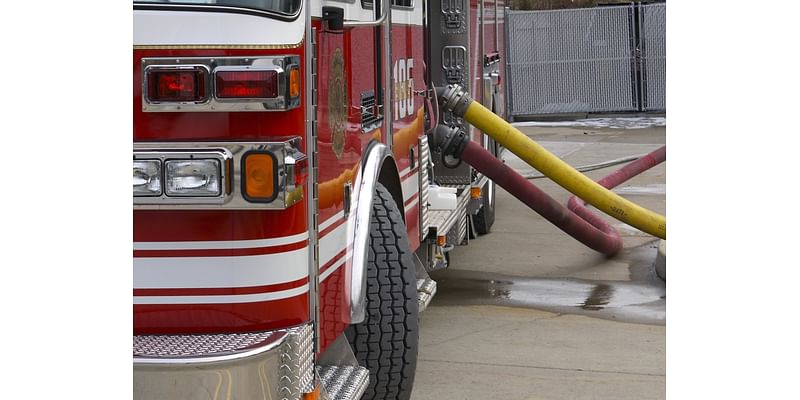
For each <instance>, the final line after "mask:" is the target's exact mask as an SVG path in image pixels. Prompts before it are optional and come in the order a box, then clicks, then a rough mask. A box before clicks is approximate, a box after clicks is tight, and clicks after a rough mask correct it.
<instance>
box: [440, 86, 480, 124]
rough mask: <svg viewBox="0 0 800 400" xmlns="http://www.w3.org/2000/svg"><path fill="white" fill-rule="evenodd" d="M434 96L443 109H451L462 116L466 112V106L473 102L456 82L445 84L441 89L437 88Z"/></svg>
mask: <svg viewBox="0 0 800 400" xmlns="http://www.w3.org/2000/svg"><path fill="white" fill-rule="evenodd" d="M436 96H437V97H438V100H439V104H440V105H441V106H442V107H443V108H444V110H445V111H451V112H452V113H453V114H455V115H456V116H458V117H463V116H464V113H466V112H467V108H468V107H469V105H470V104H471V103H472V102H473V99H472V97H470V95H469V93H467V92H466V91H465V90H464V88H462V87H461V85H458V84H451V85H447V86H445V87H443V88H441V89H439V88H437V89H436Z"/></svg>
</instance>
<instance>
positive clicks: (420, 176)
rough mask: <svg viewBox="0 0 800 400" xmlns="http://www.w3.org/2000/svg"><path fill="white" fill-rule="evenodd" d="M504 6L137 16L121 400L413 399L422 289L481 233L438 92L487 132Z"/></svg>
mask: <svg viewBox="0 0 800 400" xmlns="http://www.w3.org/2000/svg"><path fill="white" fill-rule="evenodd" d="M503 7H504V4H503V2H502V1H500V0H470V1H469V2H468V1H467V0H430V1H424V0H423V1H421V0H381V1H380V2H377V1H376V2H372V1H367V0H340V1H333V0H306V1H301V0H177V1H171V0H155V1H138V0H136V1H134V3H133V16H134V19H133V21H134V43H133V55H134V57H133V91H134V107H133V116H134V125H133V127H134V132H133V139H134V143H133V203H134V212H133V216H134V244H133V246H134V247H133V257H134V263H133V265H134V278H133V281H134V288H133V296H134V300H133V303H134V304H133V318H134V332H133V334H134V341H133V355H134V358H133V366H134V368H133V371H134V398H137V399H212V398H213V399H216V398H225V399H300V398H303V399H315V398H330V399H358V398H362V395H363V398H365V399H366V398H369V399H389V398H392V399H395V398H399V399H408V398H409V396H410V393H411V389H412V385H413V381H414V371H415V368H416V358H417V341H418V313H419V312H421V311H423V310H424V309H425V307H426V306H427V305H428V303H429V302H430V299H431V297H432V296H433V295H434V294H435V292H436V284H435V282H434V281H432V280H431V279H430V277H429V276H428V272H430V271H432V270H436V269H440V268H445V267H446V266H447V263H448V260H449V257H448V256H447V252H448V251H450V250H451V249H453V248H454V246H460V245H465V244H467V243H468V241H469V239H470V236H473V235H474V234H475V233H478V234H484V233H488V232H489V230H490V228H491V225H492V222H493V219H494V204H493V200H494V187H493V183H492V182H491V181H489V180H488V179H487V178H486V177H484V176H482V175H481V174H479V173H477V172H476V171H474V170H473V169H472V168H471V167H470V166H469V165H467V164H466V163H459V162H458V161H457V160H452V159H449V158H448V157H446V156H443V155H442V154H440V153H439V152H438V150H437V149H436V148H431V147H433V146H429V144H428V137H427V133H428V132H431V131H432V130H433V129H434V127H435V126H437V125H447V126H450V127H453V128H456V129H461V130H462V131H463V132H467V134H468V135H470V136H471V138H472V140H474V141H477V142H479V143H481V144H483V146H484V147H485V148H487V149H489V150H490V151H492V152H493V153H494V154H495V155H497V154H498V152H499V148H498V146H497V145H495V144H494V142H492V141H491V140H489V139H487V137H486V136H485V135H483V134H481V132H479V131H476V130H475V129H473V128H470V127H469V126H468V125H467V124H466V122H465V121H464V120H463V119H461V118H459V117H455V116H454V115H453V114H451V113H449V112H444V111H443V110H440V109H439V108H438V107H437V105H436V99H435V93H434V89H435V87H443V86H445V85H447V84H453V83H458V84H460V85H461V86H463V87H464V88H466V89H468V90H469V91H470V93H472V96H473V97H474V98H475V99H476V100H477V101H480V102H481V103H483V104H484V105H485V106H486V107H487V108H491V109H492V110H493V111H494V112H495V113H497V114H498V115H501V116H502V115H503V114H504V104H505V101H504V93H505V91H504V90H503V86H502V82H501V80H500V77H501V76H503V74H504V68H503V65H504V59H503V57H504V40H503V37H504V35H503V27H502V21H503V17H502V13H503ZM387 10H390V12H389V11H387Z"/></svg>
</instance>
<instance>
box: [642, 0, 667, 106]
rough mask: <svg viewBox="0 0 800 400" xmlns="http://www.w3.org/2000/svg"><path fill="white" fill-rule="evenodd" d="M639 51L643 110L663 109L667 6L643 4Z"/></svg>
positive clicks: (665, 81) (665, 77) (665, 73)
mask: <svg viewBox="0 0 800 400" xmlns="http://www.w3.org/2000/svg"><path fill="white" fill-rule="evenodd" d="M640 10H641V11H640V12H639V26H640V27H641V33H640V36H639V37H640V41H639V51H640V53H639V54H640V57H641V58H640V62H641V64H640V65H641V68H642V83H641V90H642V92H641V97H640V98H641V103H642V111H665V110H666V109H667V103H666V92H667V88H666V83H667V46H666V43H667V41H666V32H667V5H666V4H648V5H643V6H641V8H640Z"/></svg>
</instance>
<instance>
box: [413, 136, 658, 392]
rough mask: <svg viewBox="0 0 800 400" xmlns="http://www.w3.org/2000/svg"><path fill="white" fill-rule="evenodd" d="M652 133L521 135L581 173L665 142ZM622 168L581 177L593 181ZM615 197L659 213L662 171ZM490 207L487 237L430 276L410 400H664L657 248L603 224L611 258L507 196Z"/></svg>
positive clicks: (540, 182) (522, 168) (623, 228)
mask: <svg viewBox="0 0 800 400" xmlns="http://www.w3.org/2000/svg"><path fill="white" fill-rule="evenodd" d="M628 122H630V121H628ZM650 122H653V121H650ZM658 122H659V121H656V123H651V124H650V125H649V126H648V127H644V128H641V129H630V128H628V129H625V128H621V127H620V126H619V125H620V124H616V125H614V124H612V123H609V124H607V126H605V127H593V126H523V127H520V130H522V131H523V132H524V133H526V134H528V135H529V136H530V137H532V138H533V139H534V140H536V141H537V142H538V143H539V144H541V145H542V146H544V147H545V148H547V149H548V150H550V151H551V152H553V153H554V154H556V155H558V156H559V157H561V158H562V159H564V160H565V161H567V162H568V163H569V164H570V165H572V166H575V167H579V166H581V165H588V164H593V163H598V162H603V161H608V160H612V159H617V158H622V157H626V156H630V155H635V154H644V153H648V152H650V151H652V150H655V149H656V148H658V147H660V146H662V145H663V144H664V143H665V141H666V135H665V133H666V127H665V126H663V124H661V125H659V123H658ZM628 126H633V122H630V123H629V125H628ZM504 160H505V162H506V163H507V164H508V165H510V166H512V167H513V168H515V169H516V170H517V171H519V172H520V173H522V174H525V175H527V174H530V173H535V172H536V171H534V170H533V169H532V168H530V167H529V166H527V165H526V164H525V163H524V162H522V161H521V160H519V158H517V157H516V156H514V155H513V154H510V153H508V152H506V154H504ZM620 166H621V165H620ZM620 166H615V167H610V168H605V169H601V170H597V171H591V172H587V173H586V175H588V176H589V177H591V178H592V179H599V178H602V177H603V176H605V175H607V174H609V173H611V172H613V171H614V170H615V169H617V168H619V167H620ZM532 182H534V184H536V185H537V186H538V187H539V188H540V189H542V190H544V191H545V192H547V193H548V194H550V195H551V196H552V197H554V198H555V199H556V200H558V201H559V202H561V204H566V201H567V199H568V198H569V197H570V196H571V194H570V193H568V192H566V191H565V190H563V189H562V188H560V187H559V186H557V185H556V184H554V183H553V182H551V181H550V180H549V179H535V180H532ZM614 191H615V192H616V193H618V194H620V195H622V196H624V197H625V198H628V199H629V200H632V201H633V202H635V203H637V204H640V205H642V206H643V207H645V208H648V209H651V210H653V211H656V212H659V213H666V163H663V164H661V165H659V166H656V167H655V168H653V169H651V170H649V171H647V172H645V173H643V174H642V175H640V176H638V177H635V178H633V179H631V180H630V181H628V182H626V183H624V184H622V185H620V187H618V188H617V189H615V190H614ZM496 208H497V215H496V221H495V225H494V227H493V228H492V232H491V233H490V234H488V235H485V236H480V237H478V238H475V239H472V240H471V241H470V243H469V245H468V246H463V247H456V248H455V249H454V250H453V251H452V252H451V253H450V260H451V265H450V267H449V268H448V269H446V270H441V271H435V272H433V273H432V274H431V277H432V278H433V279H434V280H436V281H437V282H438V285H439V286H438V294H437V295H436V297H435V298H434V299H433V301H432V302H431V305H430V306H429V308H428V309H427V310H426V311H425V313H424V314H423V315H422V318H421V324H420V325H421V332H420V355H419V361H418V371H417V377H416V380H415V384H414V392H413V394H412V400H427V399H444V398H447V399H493V398H522V399H662V398H665V396H666V393H665V392H666V376H665V375H666V352H665V347H666V335H665V333H666V283H665V281H663V280H661V279H660V278H659V277H658V276H657V275H656V273H655V269H654V263H655V259H656V253H657V247H658V243H659V241H658V239H657V238H654V237H652V236H650V235H647V234H645V233H642V232H641V231H639V230H638V229H636V228H633V227H630V226H628V225H626V224H624V223H622V222H619V221H617V220H614V219H611V218H606V220H607V221H608V222H610V223H611V224H612V225H613V226H615V227H616V228H617V229H618V230H619V232H620V234H621V236H622V238H623V249H622V251H620V253H619V254H617V255H616V256H614V257H612V258H607V257H605V256H603V255H600V254H598V253H595V252H594V251H592V250H591V249H588V248H586V247H585V246H583V245H582V244H580V243H579V242H577V241H576V240H574V239H572V238H570V237H569V236H567V235H566V234H565V233H563V232H562V231H560V230H559V229H558V228H555V227H554V226H552V225H551V224H550V223H549V222H547V221H546V220H544V219H543V218H542V217H541V216H539V215H538V214H536V213H535V212H533V211H531V210H529V209H527V208H526V207H525V206H524V205H522V204H521V203H520V202H518V201H517V200H516V199H514V198H513V197H511V196H510V195H509V194H508V193H507V192H505V191H504V190H503V189H498V190H497V200H496Z"/></svg>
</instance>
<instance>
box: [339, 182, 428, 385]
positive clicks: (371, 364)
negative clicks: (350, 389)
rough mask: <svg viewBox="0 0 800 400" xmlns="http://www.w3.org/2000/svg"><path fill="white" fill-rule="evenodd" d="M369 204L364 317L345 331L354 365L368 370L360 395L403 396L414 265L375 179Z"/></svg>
mask: <svg viewBox="0 0 800 400" xmlns="http://www.w3.org/2000/svg"><path fill="white" fill-rule="evenodd" d="M372 204H373V205H372V219H371V221H370V231H369V241H370V247H369V255H368V259H367V261H368V265H367V298H366V308H367V309H366V319H365V320H364V322H362V323H360V324H357V325H350V326H349V327H348V328H347V330H346V331H345V335H346V336H347V340H348V341H349V342H350V345H351V347H352V348H353V353H354V354H355V356H356V359H357V360H358V362H359V364H361V366H363V367H366V368H367V369H369V387H367V390H366V391H365V392H364V396H363V397H362V399H365V400H367V399H370V400H377V399H381V400H388V399H394V400H408V399H409V397H410V396H411V389H412V387H413V385H414V373H415V372H416V369H417V350H418V344H419V320H418V318H419V316H418V314H419V310H418V305H417V277H416V270H415V267H414V260H413V259H412V258H411V257H412V254H411V250H410V247H409V244H408V237H407V234H406V226H405V224H404V223H403V218H402V216H401V214H400V211H399V210H398V208H397V205H396V204H395V202H394V200H393V199H392V195H391V194H390V193H389V191H388V190H386V188H385V187H383V186H382V185H380V184H379V185H378V188H377V190H376V193H375V195H374V197H373V203H372Z"/></svg>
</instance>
